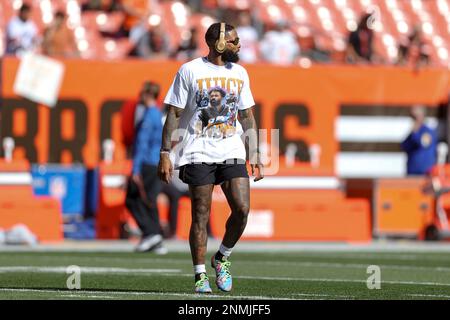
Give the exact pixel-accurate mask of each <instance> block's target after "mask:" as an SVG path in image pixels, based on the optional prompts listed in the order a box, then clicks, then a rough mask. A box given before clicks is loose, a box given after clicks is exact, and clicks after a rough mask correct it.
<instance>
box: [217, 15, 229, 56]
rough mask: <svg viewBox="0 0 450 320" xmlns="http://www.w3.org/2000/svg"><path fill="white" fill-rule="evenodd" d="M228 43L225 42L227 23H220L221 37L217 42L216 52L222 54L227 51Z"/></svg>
mask: <svg viewBox="0 0 450 320" xmlns="http://www.w3.org/2000/svg"><path fill="white" fill-rule="evenodd" d="M226 44H227V42H226V41H225V23H224V22H221V23H220V35H219V39H217V40H216V51H217V52H218V53H222V52H224V51H225V47H226Z"/></svg>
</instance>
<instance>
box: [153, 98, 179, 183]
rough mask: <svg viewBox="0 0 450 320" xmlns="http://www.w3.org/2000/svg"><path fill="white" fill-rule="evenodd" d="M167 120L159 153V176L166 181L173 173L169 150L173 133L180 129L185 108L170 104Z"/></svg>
mask: <svg viewBox="0 0 450 320" xmlns="http://www.w3.org/2000/svg"><path fill="white" fill-rule="evenodd" d="M167 107H168V112H167V118H166V122H165V123H164V128H163V133H162V146H161V153H160V155H159V165H158V176H159V178H160V179H161V180H162V181H164V182H165V183H169V182H170V178H171V177H172V173H173V165H172V162H171V161H170V157H169V152H170V149H171V148H172V134H173V132H174V131H175V130H176V129H178V124H179V122H180V117H181V114H182V113H183V109H181V108H177V107H174V106H171V105H168V106H167Z"/></svg>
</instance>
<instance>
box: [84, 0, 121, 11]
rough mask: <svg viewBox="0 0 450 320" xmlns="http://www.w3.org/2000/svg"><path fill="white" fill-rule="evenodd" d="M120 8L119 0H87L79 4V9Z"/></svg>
mask: <svg viewBox="0 0 450 320" xmlns="http://www.w3.org/2000/svg"><path fill="white" fill-rule="evenodd" d="M118 10H120V0H87V1H85V2H84V3H83V4H82V5H81V11H103V12H113V11H118Z"/></svg>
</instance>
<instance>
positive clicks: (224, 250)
mask: <svg viewBox="0 0 450 320" xmlns="http://www.w3.org/2000/svg"><path fill="white" fill-rule="evenodd" d="M231 251H233V248H227V247H225V246H224V245H223V244H220V248H219V252H220V253H221V254H223V255H224V256H225V257H227V258H228V257H229V256H230V255H231Z"/></svg>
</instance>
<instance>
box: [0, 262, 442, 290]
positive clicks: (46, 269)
mask: <svg viewBox="0 0 450 320" xmlns="http://www.w3.org/2000/svg"><path fill="white" fill-rule="evenodd" d="M66 269H67V267H62V266H58V267H28V266H10V267H0V273H6V272H9V273H11V272H40V273H65V272H66ZM81 272H82V273H83V272H84V273H97V274H114V273H120V274H125V275H136V274H140V275H147V274H150V273H158V274H160V275H164V276H176V277H178V276H183V277H192V274H190V273H179V272H181V270H179V269H129V268H100V267H81ZM234 278H236V279H251V280H274V281H310V282H356V283H366V281H367V280H359V279H333V278H297V277H266V276H234ZM382 283H387V284H405V285H423V286H446V287H450V283H442V282H421V281H397V280H383V281H382Z"/></svg>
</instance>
